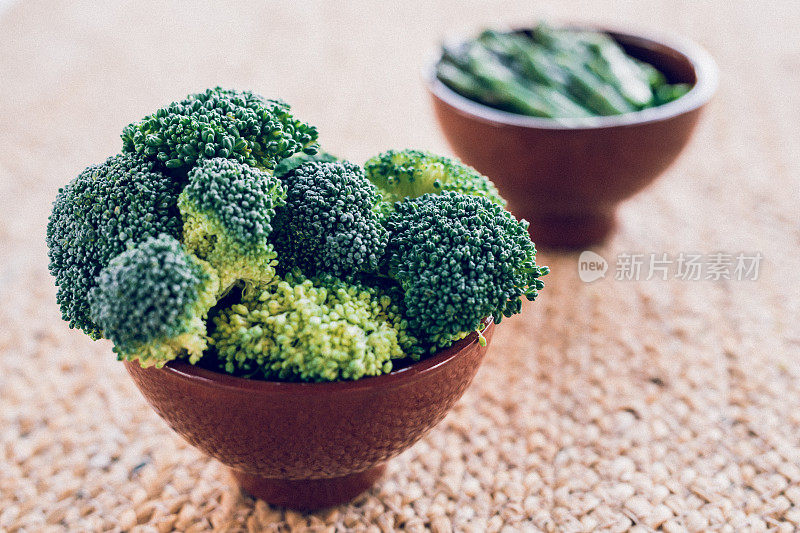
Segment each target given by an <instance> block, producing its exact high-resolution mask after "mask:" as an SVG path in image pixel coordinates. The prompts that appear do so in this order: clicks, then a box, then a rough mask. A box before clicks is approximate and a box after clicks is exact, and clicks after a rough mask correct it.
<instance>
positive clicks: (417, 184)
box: [364, 150, 506, 206]
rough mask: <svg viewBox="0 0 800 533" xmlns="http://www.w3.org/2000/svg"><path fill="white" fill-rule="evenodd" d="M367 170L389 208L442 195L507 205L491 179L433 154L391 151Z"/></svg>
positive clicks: (368, 162) (459, 163) (365, 167)
mask: <svg viewBox="0 0 800 533" xmlns="http://www.w3.org/2000/svg"><path fill="white" fill-rule="evenodd" d="M364 170H365V171H366V174H367V177H368V178H369V179H370V181H372V183H374V184H375V185H377V186H378V189H379V190H380V192H381V194H382V195H383V199H384V200H385V201H386V202H388V203H390V204H391V203H394V202H396V201H400V200H403V199H404V198H416V197H418V196H422V195H423V194H427V193H440V192H443V191H456V192H460V193H464V194H470V195H474V196H483V197H486V198H488V199H490V200H491V201H493V202H495V203H496V204H498V205H501V206H504V205H505V203H506V202H505V200H503V198H502V197H501V196H500V193H498V192H497V188H496V187H495V186H494V184H493V183H492V182H491V181H490V180H489V178H487V177H486V176H484V175H483V174H481V173H480V172H478V171H477V170H475V169H474V168H472V167H468V166H467V165H465V164H463V163H461V162H460V161H458V160H457V159H451V158H449V157H444V156H440V155H436V154H432V153H430V152H423V151H421V150H389V151H387V152H384V153H382V154H380V155H377V156H375V157H373V158H372V159H370V160H369V161H367V162H366V163H365V164H364Z"/></svg>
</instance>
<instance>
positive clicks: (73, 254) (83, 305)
mask: <svg viewBox="0 0 800 533" xmlns="http://www.w3.org/2000/svg"><path fill="white" fill-rule="evenodd" d="M179 193H180V188H179V185H178V184H177V183H176V182H175V181H174V180H173V179H172V178H170V177H168V176H166V175H164V174H162V173H161V172H159V171H158V170H156V169H155V168H154V166H153V163H152V162H148V161H144V160H142V159H141V158H139V157H137V156H135V155H132V154H122V155H116V156H114V157H111V158H109V159H107V160H106V161H105V162H104V163H101V164H99V165H94V166H90V167H88V168H87V169H85V170H84V171H83V172H81V174H80V175H79V176H78V177H77V178H75V179H74V180H72V181H71V182H70V183H69V184H67V185H66V186H65V187H63V188H61V189H60V190H59V191H58V196H57V197H56V200H55V202H54V203H53V211H52V214H51V215H50V219H49V221H48V224H47V245H48V248H49V258H50V272H51V273H52V274H53V276H54V277H55V282H56V285H57V286H58V294H57V297H56V298H57V301H58V304H59V306H60V307H61V312H62V315H63V317H64V320H66V321H68V322H69V325H70V327H72V328H80V329H82V330H83V331H84V332H85V333H86V334H87V335H89V336H90V337H91V338H93V339H97V338H99V337H100V336H101V335H102V332H101V330H100V328H99V327H98V325H97V324H96V323H95V322H94V321H93V320H92V319H91V317H90V314H89V302H88V299H87V297H88V294H89V291H90V290H91V289H92V288H93V287H95V286H96V284H97V282H96V279H97V275H98V274H99V273H100V270H102V269H103V268H104V267H105V266H106V265H108V263H109V261H111V259H113V258H114V257H115V256H117V255H119V254H120V253H122V252H123V251H125V250H126V249H127V248H128V247H129V246H132V245H135V244H138V243H140V242H142V241H143V240H145V239H147V238H148V237H155V236H157V235H159V234H160V233H166V234H168V235H172V236H176V237H177V236H178V235H179V234H180V231H181V219H180V216H179V214H178V208H177V197H178V194H179Z"/></svg>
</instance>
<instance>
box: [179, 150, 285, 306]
mask: <svg viewBox="0 0 800 533" xmlns="http://www.w3.org/2000/svg"><path fill="white" fill-rule="evenodd" d="M285 197H286V193H285V191H284V187H283V185H282V184H281V182H280V180H278V178H276V177H274V176H272V175H270V174H269V173H268V172H266V171H263V170H259V169H257V168H254V167H251V166H248V165H245V164H242V163H239V162H237V161H233V160H230V159H222V158H215V159H207V160H205V161H203V162H201V163H200V164H199V165H198V166H197V167H195V168H194V169H193V170H192V171H191V172H190V173H189V183H188V185H187V186H186V188H185V189H184V190H183V192H182V193H181V195H180V197H179V198H178V207H179V209H180V213H181V216H182V217H183V220H184V227H183V241H184V244H185V245H186V247H187V249H188V250H189V251H190V252H191V253H193V254H195V255H197V256H198V257H199V258H201V259H204V260H206V261H208V262H209V263H211V266H213V267H214V268H215V269H216V270H217V271H218V273H219V277H220V290H221V291H222V292H225V291H227V290H228V289H229V288H230V286H231V285H232V284H233V283H234V282H236V281H238V280H243V281H245V282H255V281H269V280H270V279H272V276H273V275H275V265H276V264H277V261H276V257H277V254H276V253H275V251H274V249H273V247H272V245H271V244H270V243H269V240H268V238H269V234H270V232H271V231H272V226H271V222H272V219H273V216H274V215H275V208H276V207H277V206H280V205H282V204H283V202H284V199H285Z"/></svg>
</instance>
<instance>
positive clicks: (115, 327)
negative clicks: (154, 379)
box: [89, 235, 219, 366]
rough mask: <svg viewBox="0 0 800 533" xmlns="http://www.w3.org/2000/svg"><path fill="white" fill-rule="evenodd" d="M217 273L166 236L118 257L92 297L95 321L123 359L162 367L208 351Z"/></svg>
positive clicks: (104, 271) (104, 272) (101, 273)
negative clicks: (185, 355)
mask: <svg viewBox="0 0 800 533" xmlns="http://www.w3.org/2000/svg"><path fill="white" fill-rule="evenodd" d="M218 284H219V282H218V280H217V276H216V273H215V272H214V270H213V269H212V268H211V267H210V266H209V265H208V263H205V262H204V261H201V260H199V259H197V258H196V257H194V256H192V255H190V254H188V253H186V252H185V251H184V250H183V248H182V247H181V244H180V243H179V242H178V241H177V240H175V239H174V238H173V237H170V236H168V235H161V236H159V237H155V238H151V239H148V240H146V241H144V242H143V243H141V244H139V245H138V246H136V247H134V248H131V249H129V250H127V251H125V252H123V253H122V254H120V255H118V256H117V257H115V258H114V259H112V260H111V262H110V263H109V264H108V266H107V267H106V268H104V269H103V270H102V271H101V272H100V276H99V277H98V283H97V287H95V288H94V289H92V290H91V292H90V293H89V301H90V304H91V316H92V319H93V320H94V321H95V322H96V323H97V324H98V325H99V326H100V328H101V329H102V331H103V336H105V337H106V338H108V339H111V340H112V341H114V351H115V352H116V353H117V354H118V355H119V357H120V359H127V360H130V361H132V360H135V359H138V360H139V362H140V363H141V365H142V366H152V365H155V366H163V365H164V363H166V362H167V361H171V360H173V359H175V358H177V357H179V356H180V355H182V354H183V353H184V352H187V353H188V354H189V357H190V359H189V360H190V361H191V362H192V363H194V362H197V360H198V359H199V358H200V357H201V356H202V355H203V351H204V350H205V349H206V347H207V338H206V323H205V317H206V315H207V313H208V311H209V309H211V307H212V306H213V305H214V304H215V303H216V293H217V290H218V287H219V285H218Z"/></svg>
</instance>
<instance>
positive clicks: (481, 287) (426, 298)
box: [385, 191, 549, 347]
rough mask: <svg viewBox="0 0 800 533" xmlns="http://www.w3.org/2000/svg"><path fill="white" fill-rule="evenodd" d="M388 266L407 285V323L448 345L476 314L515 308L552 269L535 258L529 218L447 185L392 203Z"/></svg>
mask: <svg viewBox="0 0 800 533" xmlns="http://www.w3.org/2000/svg"><path fill="white" fill-rule="evenodd" d="M386 227H387V229H388V230H389V243H388V245H387V247H386V265H385V267H386V270H387V272H388V274H389V276H391V277H392V278H394V279H396V280H397V281H398V282H399V283H400V286H401V287H402V288H403V291H404V298H403V305H404V306H405V314H406V317H407V319H408V322H409V324H410V326H411V331H412V332H413V333H414V334H415V335H417V336H418V337H420V338H421V339H423V340H424V341H426V342H428V343H430V344H431V345H433V346H435V347H441V346H447V345H449V344H451V343H452V342H453V341H454V340H456V339H459V338H462V337H463V336H464V335H465V334H466V333H468V332H470V331H476V330H479V329H480V328H481V320H482V319H484V318H485V317H488V316H492V317H494V319H495V321H497V322H499V321H500V320H501V319H502V317H503V316H511V315H512V314H515V313H519V312H520V310H521V306H522V302H521V300H520V297H521V296H525V297H526V298H527V299H528V300H533V299H534V298H535V297H536V295H537V294H538V291H539V289H541V288H542V287H543V286H544V284H543V283H542V281H541V280H540V279H539V277H540V276H543V275H544V274H546V273H547V272H548V271H549V270H548V269H547V267H538V266H536V249H535V248H534V245H533V242H531V240H530V237H529V236H528V232H527V227H528V224H527V222H525V221H522V222H519V221H517V220H516V219H515V218H514V217H513V215H511V213H509V212H508V211H506V210H505V209H503V208H502V207H500V206H499V205H497V204H496V203H493V202H491V201H490V200H489V199H487V198H483V197H480V196H468V195H465V194H460V193H455V192H452V191H445V192H443V193H441V194H438V195H436V194H425V195H423V196H420V197H418V198H414V199H408V200H405V201H403V202H398V203H397V204H395V207H394V211H393V212H392V213H390V214H389V215H388V218H387V220H386Z"/></svg>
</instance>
